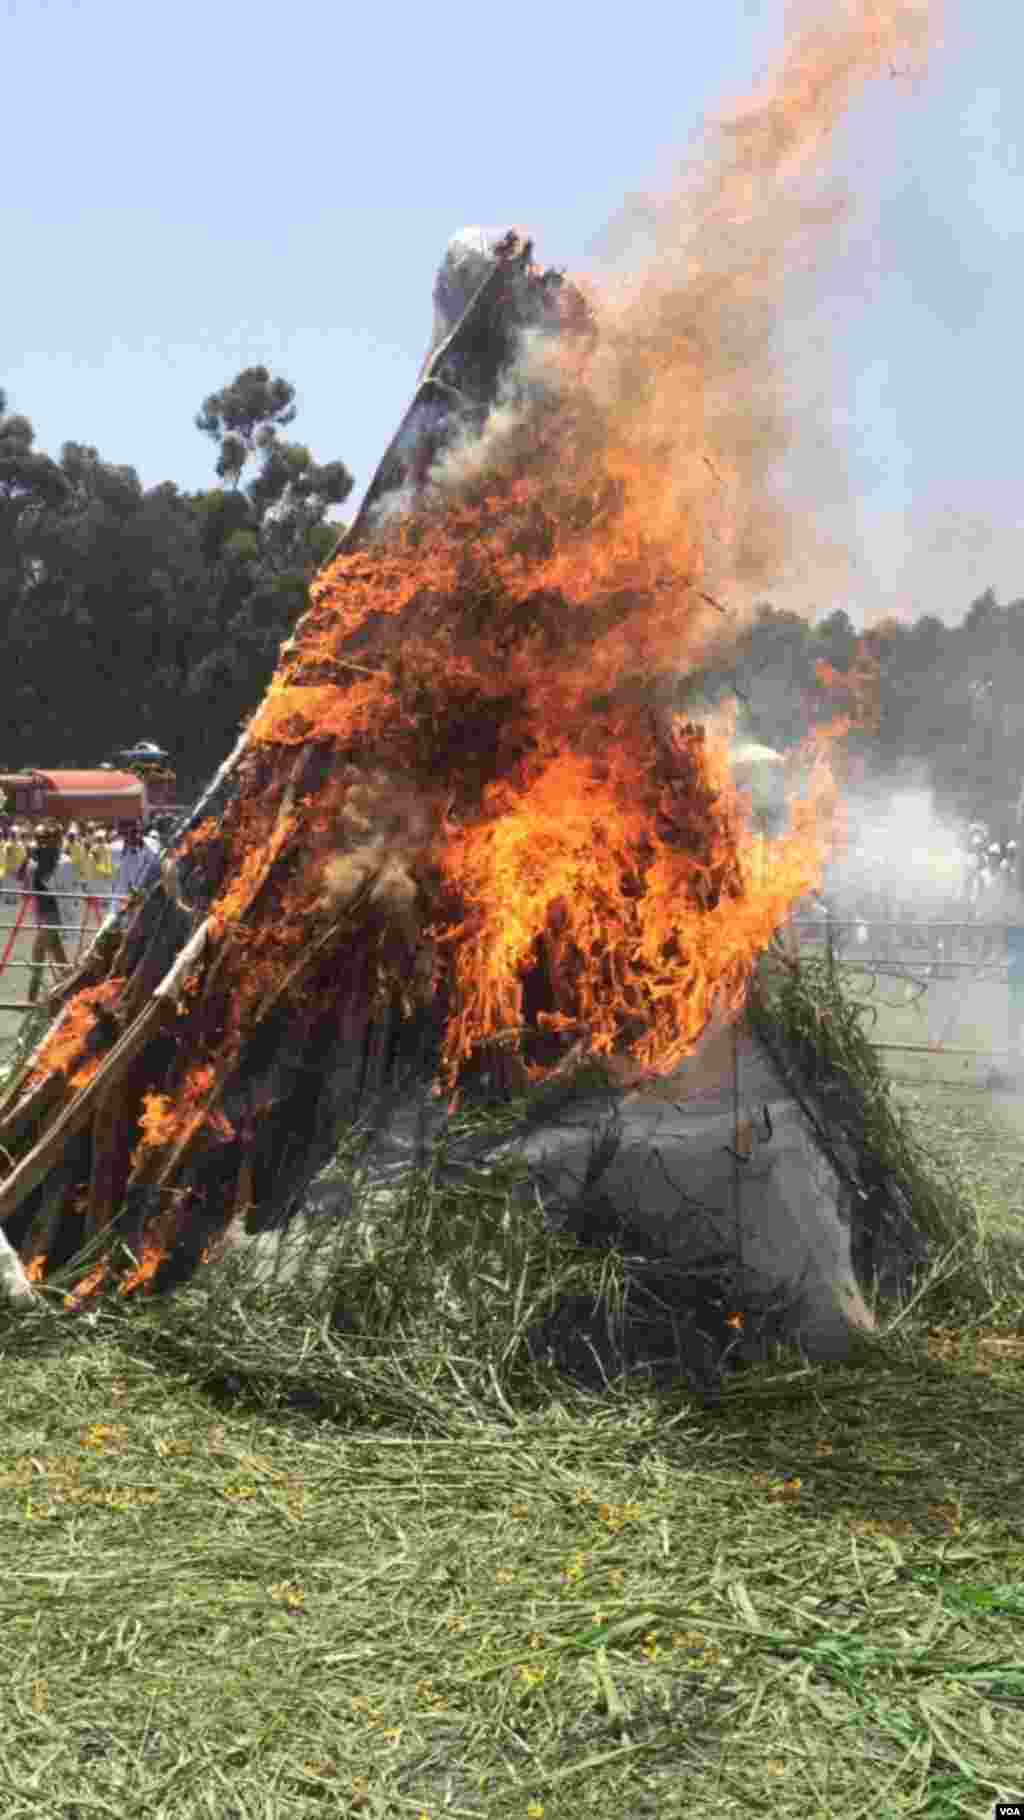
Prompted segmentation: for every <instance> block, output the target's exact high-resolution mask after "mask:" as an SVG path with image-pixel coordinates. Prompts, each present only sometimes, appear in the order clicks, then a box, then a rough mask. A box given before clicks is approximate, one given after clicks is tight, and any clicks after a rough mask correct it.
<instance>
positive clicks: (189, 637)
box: [0, 367, 353, 795]
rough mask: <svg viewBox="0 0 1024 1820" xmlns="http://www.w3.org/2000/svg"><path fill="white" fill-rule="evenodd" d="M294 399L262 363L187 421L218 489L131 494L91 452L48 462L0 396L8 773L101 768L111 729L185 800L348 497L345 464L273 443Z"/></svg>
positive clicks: (170, 488) (81, 446)
mask: <svg viewBox="0 0 1024 1820" xmlns="http://www.w3.org/2000/svg"><path fill="white" fill-rule="evenodd" d="M294 398H295V390H294V387H293V386H291V385H290V384H289V383H288V382H287V381H286V380H284V379H280V378H274V377H272V376H271V375H270V374H269V373H268V372H267V371H266V369H265V368H263V367H251V368H247V369H246V370H245V371H244V372H242V373H240V374H238V375H237V377H236V378H235V379H234V380H233V381H232V382H231V383H230V384H229V385H226V386H224V387H222V389H221V390H220V391H219V392H215V393H211V394H210V396H209V397H208V398H207V399H206V400H205V402H204V405H203V409H202V411H201V412H200V414H199V416H198V417H197V418H196V423H197V425H198V427H199V428H200V429H202V430H203V431H204V433H205V434H207V435H209V436H210V437H211V439H212V440H213V441H214V442H215V443H216V444H217V448H218V457H217V462H216V471H217V475H218V477H219V480H220V481H222V482H225V483H226V484H223V485H216V486H213V487H210V488H208V489H206V490H204V491H200V492H198V493H186V492H183V491H181V490H180V489H179V488H178V487H177V486H175V484H174V483H173V482H172V481H165V482H162V483H161V484H160V485H158V486H155V487H150V488H144V487H143V486H142V484H141V482H140V480H139V477H138V474H137V473H136V471H135V469H134V468H132V467H130V466H125V465H117V464H114V463H111V462H107V461H104V460H103V459H102V457H101V456H100V454H99V452H98V450H97V449H95V448H93V447H92V446H91V445H89V444H85V443H77V442H66V443H65V444H64V446H63V448H62V450H61V453H60V458H59V460H54V459H52V458H51V457H50V456H48V455H46V454H44V453H42V452H41V451H39V450H38V449H36V447H35V436H34V431H33V427H32V424H31V422H30V421H29V419H28V418H27V417H24V416H21V415H18V414H16V413H13V412H9V411H8V408H7V398H6V396H5V394H4V393H3V392H2V391H0V615H2V624H3V631H4V635H5V642H6V645H7V648H8V651H9V652H10V653H11V654H12V659H13V672H14V674H13V679H12V681H13V687H11V688H10V689H9V694H8V716H7V727H6V730H5V735H4V749H3V751H2V753H0V759H2V761H3V763H4V764H5V765H7V766H9V767H12V768H17V767H20V766H22V765H29V764H37V765H38V764H51V765H61V764H65V765H74V764H83V765H89V764H96V763H98V762H99V761H100V760H101V759H104V758H106V756H107V754H108V752H109V751H110V749H111V747H112V746H113V745H114V744H116V743H117V742H118V740H119V739H120V740H132V739H136V738H148V739H154V740H155V741H156V742H157V743H158V744H159V745H161V746H163V747H164V748H165V749H166V750H167V751H168V752H169V753H170V754H171V757H172V762H174V763H175V765H176V768H177V770H178V775H179V778H180V781H181V788H182V791H183V792H184V793H186V794H188V795H191V794H192V793H193V792H194V791H195V790H196V789H198V788H199V787H200V786H201V784H202V783H203V781H204V780H205V778H206V777H207V776H208V774H209V772H210V771H211V770H212V769H213V768H215V766H216V765H217V764H219V762H220V760H221V759H222V758H223V756H224V753H225V752H226V751H227V750H228V749H229V748H230V746H231V745H232V744H233V743H234V740H235V738H236V737H237V730H238V725H239V722H240V721H241V720H242V718H243V717H244V716H245V715H246V714H247V713H249V712H250V711H251V710H252V707H253V705H254V704H255V703H256V702H257V701H258V700H259V698H260V696H261V695H262V693H263V691H264V689H265V688H266V685H267V683H268V682H269V680H270V677H271V675H272V673H273V669H274V665H275V663H276V659H277V652H278V648H279V646H280V643H281V641H282V639H284V638H286V637H287V636H288V635H289V633H290V631H291V628H292V627H293V625H294V624H295V621H296V619H297V618H298V616H299V614H300V613H301V612H302V611H303V609H304V606H305V600H306V589H307V586H308V583H309V581H310V578H311V577H312V575H313V574H314V573H315V571H316V569H317V568H318V567H319V565H320V564H321V563H322V562H323V561H324V559H325V558H326V556H327V555H328V554H329V553H330V551H331V549H332V548H333V546H334V544H335V542H336V540H337V537H338V531H339V527H338V525H337V524H335V523H331V522H329V521H328V518H327V514H328V512H329V511H330V509H331V508H332V507H334V506H337V505H339V504H340V503H341V502H342V501H343V500H344V499H345V498H347V496H348V494H349V493H350V492H351V490H352V484H353V483H352V476H351V474H350V473H349V471H348V468H347V467H346V466H345V464H344V462H342V461H328V462H323V463H320V462H317V461H316V460H315V459H314V458H313V456H312V454H311V453H310V450H309V449H308V448H307V447H306V446H305V445H304V444H301V443H290V442H286V441H284V440H283V439H282V438H281V435H280V431H281V430H282V429H284V428H286V427H287V426H288V425H289V424H290V423H291V422H292V421H293V419H294V417H295V415H296V406H295V402H294ZM248 463H252V464H253V468H254V477H253V479H252V480H251V481H250V483H249V485H248V486H247V487H245V488H241V487H240V485H239V482H240V479H241V477H242V474H243V470H244V469H245V468H246V465H247V464H248ZM126 715H127V716H128V720H127V721H126ZM128 721H130V724H128Z"/></svg>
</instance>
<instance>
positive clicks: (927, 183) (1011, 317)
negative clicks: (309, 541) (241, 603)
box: [0, 0, 1024, 617]
mask: <svg viewBox="0 0 1024 1820" xmlns="http://www.w3.org/2000/svg"><path fill="white" fill-rule="evenodd" d="M781 16H782V4H781V0H714V3H713V4H712V5H699V6H697V5H692V4H690V5H685V4H684V5H679V4H678V3H677V4H676V5H675V6H672V7H668V6H666V5H664V4H657V3H656V0H634V3H633V4H632V5H631V6H629V7H626V8H620V9H616V11H615V12H614V13H612V12H611V11H609V10H608V9H606V8H600V7H596V6H594V5H593V4H588V5H583V4H579V3H578V0H547V3H546V4H541V0H516V4H515V5H513V6H502V7H497V6H496V7H493V8H490V9H488V8H484V7H481V6H480V5H479V4H478V3H477V4H474V5H469V4H464V3H463V0H455V3H454V4H451V5H449V6H447V7H423V6H418V7H409V6H406V5H402V4H398V5H396V4H394V3H393V4H392V5H390V6H389V7H387V8H385V7H373V6H367V5H365V4H364V5H359V6H354V7H351V8H350V7H348V6H340V5H330V4H328V3H326V0H291V4H290V5H282V4H280V3H276V4H273V5H270V4H267V3H266V0H247V3H246V4H244V5H243V4H240V3H239V0H206V4H203V5H200V4H199V3H198V0H177V4H176V5H175V6H174V7H163V6H160V7H157V6H152V5H149V4H146V0H141V3H140V0H133V4H128V3H127V0H49V3H47V0H0V119H2V122H3V134H2V138H3V143H4V146H5V150H6V156H5V159H4V173H5V182H4V186H3V191H2V194H0V261H2V269H3V274H4V279H3V284H2V287H0V327H2V334H0V384H2V385H4V386H5V387H6V389H7V391H8V394H9V398H10V402H11V405H12V406H13V408H14V409H16V410H18V411H21V412H24V413H25V414H26V415H27V416H28V417H30V418H31V419H32V421H33V423H34V424H35V427H36V431H37V439H38V443H39V445H40V446H41V447H43V448H46V449H48V450H50V451H51V452H52V453H54V454H56V453H57V452H58V450H59V447H60V444H61V443H62V442H63V441H65V440H69V439H71V440H76V441H83V442H90V443H93V444H95V445H96V447H97V448H98V449H99V451H100V453H101V455H102V456H103V457H104V458H105V459H106V460H109V461H114V462H127V463H131V464H133V465H134V466H135V467H136V468H137V469H138V471H139V474H140V476H141V478H142V481H143V483H144V484H145V485H147V486H149V485H153V484H155V483H156V482H158V481H161V480H165V479H170V480H174V481H176V482H177V483H178V484H179V485H181V486H183V487H188V488H193V487H198V486H203V485H207V484H210V483H211V481H212V479H213V450H212V446H211V445H210V444H209V443H208V441H207V440H206V438H204V437H202V436H201V435H200V434H199V432H198V431H197V430H196V429H195V428H194V427H193V423H192V419H193V416H194V414H195V412H196V410H197V409H198V408H199V406H200V404H201V401H202V399H203V397H204V395H205V394H206V393H208V392H210V391H212V390H214V389H216V388H217V387H219V386H220V385H222V384H223V383H225V382H226V381H227V380H228V379H230V378H231V377H233V375H234V374H235V373H236V372H237V371H238V370H239V368H241V367H243V366H247V365H254V364H257V363H262V364H265V365H267V366H268V367H270V368H271V370H272V371H274V372H276V373H281V374H283V375H284V376H285V377H286V378H288V379H290V380H291V381H292V383H293V384H294V385H295V386H296V387H297V391H298V403H299V415H298V417H297V419H296V423H295V426H294V429H293V431H292V432H291V433H292V434H293V435H296V436H300V437H301V438H302V439H303V440H304V441H306V442H308V443H309V445H310V446H311V448H312V450H313V452H314V455H315V456H317V457H318V458H319V459H321V460H326V459H329V458H332V457H335V456H340V457H342V458H343V459H344V460H345V461H347V462H348V464H349V466H350V467H351V468H352V470H353V472H354V474H355V476H356V483H357V493H358V491H361V490H362V488H363V487H364V486H365V485H366V483H367V482H368V480H369V478H370V475H371V472H372V469H373V467H374V465H375V462H376V460H377V459H378V457H379V456H380V454H381V453H382V451H383V448H384V446H385V444H386V442H387V440H388V438H389V436H390V434H391V432H392V430H393V429H394V427H395V424H396V421H397V419H398V417H399V415H400V413H401V411H402V410H403V408H404V406H405V404H406V403H407V401H408V398H409V396H410V392H411V389H412V386H413V384H414V381H415V376H416V372H417V368H418V366H419V363H420V360H421V358H422V355H423V351H424V348H425V345H426V342H427V339H428V336H429V331H430V319H431V307H430V288H431V283H432V279H433V272H434V268H435V266H436V263H437V260H438V257H439V255H440V253H441V251H442V250H443V247H444V243H445V241H446V240H447V238H448V236H449V234H450V233H451V232H453V231H454V229H455V228H457V227H460V226H462V225H464V224H467V223H471V222H477V221H481V222H485V223H492V222H494V223H502V222H505V221H506V220H509V221H516V222H520V223H522V224H524V225H526V226H528V227H529V228H530V229H531V230H532V231H533V233H534V235H535V239H536V243H537V249H538V253H539V255H540V256H541V257H543V258H544V259H545V260H546V261H550V262H551V263H553V264H557V265H564V266H566V267H568V268H569V269H570V270H572V269H582V270H593V269H595V268H596V267H597V266H598V265H599V261H600V258H601V255H602V248H603V247H605V246H606V245H607V235H606V229H607V224H608V223H609V222H610V221H611V220H613V219H614V218H615V217H616V216H617V215H618V214H619V213H620V211H621V210H622V207H623V204H624V203H628V200H629V198H630V197H631V196H635V195H637V194H638V193H642V192H643V191H644V190H645V189H647V188H650V187H656V186H659V185H661V184H664V182H665V181H666V179H667V177H668V175H669V173H670V172H671V170H672V168H673V166H674V165H675V164H678V162H679V161H680V159H681V158H682V157H684V156H685V153H686V149H687V147H688V145H691V144H692V142H693V138H694V135H695V133H696V131H697V129H698V127H699V123H700V120H701V116H702V114H703V113H704V112H705V110H712V111H713V110H715V109H716V108H717V107H719V106H720V105H721V104H722V103H723V102H726V101H728V99H729V98H730V97H731V96H735V95H737V94H739V93H742V92H743V91H744V90H745V89H746V87H747V86H748V85H749V83H750V82H751V79H752V78H753V77H754V76H756V74H757V73H758V72H759V71H761V70H763V69H764V67H765V65H766V62H767V60H768V59H769V57H770V55H771V53H772V51H773V49H774V48H775V47H777V46H778V45H779V43H780V41H781V31H780V20H781ZM945 37H946V42H945V48H944V49H943V50H941V51H939V52H938V53H937V55H936V57H935V59H934V62H933V66H932V71H931V74H930V76H929V78H928V79H927V81H926V82H925V84H924V85H923V86H922V87H921V88H920V89H919V90H918V91H917V92H911V91H908V89H907V87H906V85H904V84H901V83H899V82H888V83H884V84H882V85H881V86H880V88H879V89H877V90H876V91H874V92H873V94H872V95H870V96H869V97H868V98H867V99H866V100H865V101H864V102H863V103H862V104H861V105H860V106H859V107H858V109H857V110H856V111H855V113H854V115H853V116H852V118H851V119H850V121H849V122H848V124H847V127H846V129H845V130H844V132H843V134H842V136H841V139H840V142H839V146H838V148H837V161H838V162H837V168H838V169H839V171H840V172H841V173H842V174H843V175H845V177H846V179H847V181H848V182H850V183H851V184H852V185H853V187H854V189H855V191H856V192H857V194H858V196H859V197H860V209H859V212H858V214H857V215H856V216H855V217H854V219H853V221H852V223H851V224H850V225H849V227H848V228H846V229H845V230H844V232H843V236H842V242H841V245H840V247H839V249H838V257H837V260H836V262H835V265H834V268H832V269H831V271H829V272H828V273H827V274H825V275H824V277H823V279H822V303H821V306H820V310H819V316H818V321H819V324H824V325H826V328H827V332H828V335H829V338H830V341H831V346H832V355H833V365H834V372H833V376H832V382H831V388H830V393H831V414H832V418H833V422H834V424H835V429H836V436H837V440H838V442H839V445H840V450H841V453H842V456H843V458H844V464H845V484H846V489H847V498H846V499H845V501H842V500H841V501H838V502H837V505H836V512H835V526H836V527H837V528H838V529H839V531H840V533H841V534H842V535H849V534H850V527H851V526H852V528H853V535H854V537H855V541H856V546H857V547H856V551H855V556H856V563H857V567H856V570H855V575H854V580H853V582H852V584H848V585H846V586H844V587H842V588H839V589H837V591H836V592H835V593H834V594H833V595H831V596H830V597H829V598H824V597H823V598H822V599H821V601H820V607H821V610H822V611H828V610H830V609H831V607H833V606H836V605H844V606H847V607H848V608H849V609H850V610H851V611H852V612H853V613H854V615H855V617H859V616H860V614H861V612H862V611H864V610H865V609H868V610H872V611H875V610H878V609H879V608H880V607H885V606H892V605H897V606H903V607H904V608H905V609H906V610H908V611H912V610H914V608H915V606H918V605H926V606H928V607H930V608H932V609H933V610H938V611H941V612H942V613H943V614H944V615H945V616H957V617H958V616H959V615H960V613H962V611H963V610H964V609H965V607H966V606H967V604H968V603H969V600H970V598H971V595H972V593H976V592H978V591H980V590H981V589H982V588H984V587H985V586H986V585H988V584H989V583H991V584H993V585H994V586H995V587H996V588H997V590H998V591H999V593H1000V595H1001V596H1002V597H1005V598H1009V597H1012V596H1014V595H1018V594H1022V595H1024V501H1022V498H1021V481H1020V468H1019V461H1018V453H1017V450H1018V440H1019V429H1018V420H1019V418H1020V355H1019V338H1020V337H1019V321H1020V315H1021V290H1022V287H1021V279H1022V276H1024V271H1022V267H1024V253H1022V240H1021V232H1020V224H1021V219H1022V216H1024V209H1022V135H1024V125H1022V118H1024V116H1022V110H1021V107H1020V102H1019V89H1020V84H1021V75H1020V72H1021V69H1022V68H1024V8H1022V7H1021V5H1020V0H971V3H970V4H965V3H964V0H949V11H948V23H947V29H946V35H945Z"/></svg>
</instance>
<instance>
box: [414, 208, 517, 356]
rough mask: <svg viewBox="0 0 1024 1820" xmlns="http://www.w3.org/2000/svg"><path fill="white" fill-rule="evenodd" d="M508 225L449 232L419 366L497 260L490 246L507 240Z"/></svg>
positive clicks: (434, 350)
mask: <svg viewBox="0 0 1024 1820" xmlns="http://www.w3.org/2000/svg"><path fill="white" fill-rule="evenodd" d="M508 234H509V229H508V228H486V227H465V228H460V229H459V231H458V233H457V234H453V235H452V237H451V239H450V240H449V242H448V245H447V247H446V249H445V255H444V258H443V259H442V261H441V263H440V265H439V266H438V268H437V277H436V278H435V279H434V332H433V335H432V336H431V339H430V346H429V347H428V349H427V352H426V357H425V359H424V362H423V368H424V369H425V368H426V367H427V366H429V364H430V362H431V360H432V359H433V357H434V355H435V354H436V353H437V350H438V348H439V347H440V346H441V343H442V342H443V341H447V339H448V337H449V335H450V334H451V332H452V330H453V329H454V328H455V327H456V325H457V324H458V323H459V322H461V320H462V318H463V316H464V315H465V313H466V310H467V308H468V306H469V305H470V303H471V302H472V301H473V298H474V297H475V296H476V293H477V291H478V290H479V289H480V286H481V285H482V284H483V282H484V279H485V278H489V277H490V275H491V273H492V272H493V270H494V267H495V264H496V263H497V262H496V260H495V257H494V249H495V247H496V246H500V244H501V242H502V241H503V240H505V239H507V237H508Z"/></svg>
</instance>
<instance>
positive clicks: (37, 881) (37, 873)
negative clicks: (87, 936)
mask: <svg viewBox="0 0 1024 1820" xmlns="http://www.w3.org/2000/svg"><path fill="white" fill-rule="evenodd" d="M171 826H172V823H171V819H170V818H169V817H161V816H157V817H154V818H153V819H152V820H151V821H150V822H148V823H147V824H146V826H145V827H142V826H141V825H140V824H139V823H138V822H119V823H117V824H116V825H114V824H102V823H99V822H83V823H81V824H78V823H75V822H72V823H70V824H69V825H68V826H67V827H65V826H64V825H63V824H62V823H61V822H56V821H44V822H38V823H36V824H35V826H32V824H30V823H28V822H24V821H14V820H12V819H11V818H10V817H9V816H3V817H0V872H2V876H3V896H4V900H5V902H6V903H7V905H8V906H9V907H11V908H13V907H14V906H16V905H18V904H21V903H24V902H25V901H26V899H27V900H29V902H30V904H31V909H32V913H33V925H34V928H35V941H34V943H33V947H32V963H31V972H30V978H29V988H28V998H29V1002H30V1003H32V1004H34V1003H35V1001H36V999H37V998H38V996H39V992H40V988H41V985H42V978H43V971H44V968H45V966H46V963H47V962H48V961H55V962H56V963H57V964H58V966H66V965H67V964H68V955H67V951H66V948H65V945H64V937H65V935H68V934H74V935H76V936H77V934H78V931H79V929H80V928H81V926H82V921H83V914H84V911H85V908H86V905H87V904H88V903H89V902H90V901H93V902H94V903H96V904H97V906H98V907H99V908H100V909H101V910H102V911H103V912H104V913H105V912H106V911H108V910H109V909H111V908H112V907H119V906H120V905H121V904H122V903H124V902H126V901H127V899H128V898H130V897H132V896H133V895H134V894H135V893H136V892H144V891H147V890H148V889H149V886H150V885H151V884H152V883H153V882H154V880H155V879H156V878H157V876H158V875H159V872H160V865H161V857H162V853H163V849H164V847H165V845H166V842H167V837H168V835H169V833H170V831H171Z"/></svg>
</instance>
